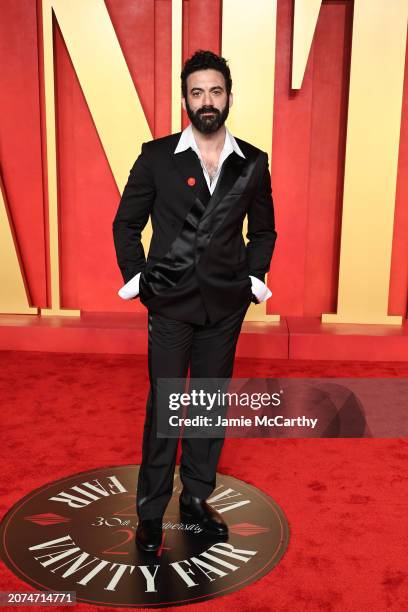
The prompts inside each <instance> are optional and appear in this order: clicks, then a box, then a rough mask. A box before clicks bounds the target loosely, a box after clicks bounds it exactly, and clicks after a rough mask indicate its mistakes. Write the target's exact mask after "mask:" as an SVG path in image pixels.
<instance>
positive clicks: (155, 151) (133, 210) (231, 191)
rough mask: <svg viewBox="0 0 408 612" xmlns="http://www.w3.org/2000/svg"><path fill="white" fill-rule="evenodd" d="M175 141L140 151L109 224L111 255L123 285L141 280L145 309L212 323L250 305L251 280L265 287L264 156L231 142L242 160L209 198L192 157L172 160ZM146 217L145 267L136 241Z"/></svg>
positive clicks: (271, 239)
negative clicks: (149, 233)
mask: <svg viewBox="0 0 408 612" xmlns="http://www.w3.org/2000/svg"><path fill="white" fill-rule="evenodd" d="M180 135H181V133H180V132H179V133H177V134H172V135H170V136H166V137H164V138H159V139H156V140H152V141H150V142H147V143H144V144H143V145H142V151H141V154H140V155H139V157H138V158H137V160H136V162H135V164H134V165H133V168H132V169H131V171H130V176H129V180H128V182H127V184H126V187H125V189H124V192H123V195H122V198H121V200H120V203H119V208H118V211H117V213H116V216H115V219H114V222H113V234H114V242H115V248H116V255H117V260H118V264H119V267H120V269H121V272H122V276H123V279H124V281H125V282H127V281H129V280H130V279H131V278H132V277H133V276H134V275H135V274H137V273H138V272H141V273H142V275H141V279H140V300H141V301H142V303H143V304H145V306H146V307H147V308H149V309H151V310H153V311H155V312H159V313H161V314H164V315H166V316H169V317H172V318H175V319H178V320H185V321H190V322H193V323H203V322H204V320H205V318H206V314H207V315H208V317H209V319H210V321H217V320H219V319H221V318H223V317H224V316H226V315H228V314H230V313H231V312H233V311H235V310H237V309H238V308H242V307H243V305H244V302H246V301H247V300H248V299H249V298H250V297H251V295H252V292H251V279H250V278H249V275H252V276H256V277H258V278H259V279H261V280H262V281H263V280H264V278H265V274H266V272H267V271H268V270H269V266H270V261H271V257H272V253H273V249H274V245H275V240H276V231H275V223H274V210H273V201H272V195H271V180H270V174H269V168H268V156H267V154H266V153H264V152H262V151H261V150H260V149H257V148H256V147H254V146H252V145H251V144H249V143H247V142H245V141H243V140H240V139H238V138H237V139H236V141H237V143H238V145H239V147H240V149H241V151H242V152H243V154H244V155H245V159H243V158H242V157H241V156H239V155H237V154H236V153H235V152H234V153H231V154H230V155H229V156H228V157H227V159H226V160H225V161H224V163H223V166H222V169H221V174H220V176H219V178H218V182H217V185H216V188H215V191H214V193H213V195H210V192H209V190H208V187H207V183H206V181H205V178H204V175H203V171H202V168H201V164H200V160H199V158H198V156H197V154H196V153H195V152H194V151H193V150H192V149H188V150H186V151H184V152H181V153H177V154H174V150H175V148H176V146H177V143H178V141H179V139H180ZM149 215H150V216H151V221H152V229H153V235H152V240H151V243H150V248H149V253H148V256H147V261H146V258H145V253H144V250H143V246H142V243H141V233H142V230H143V228H144V227H145V225H146V223H147V221H148V218H149ZM245 215H248V233H247V238H248V243H247V245H245V242H244V240H243V237H242V224H243V220H244V218H245Z"/></svg>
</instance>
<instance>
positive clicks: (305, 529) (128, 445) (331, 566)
mask: <svg viewBox="0 0 408 612" xmlns="http://www.w3.org/2000/svg"><path fill="white" fill-rule="evenodd" d="M0 364H1V365H0V367H1V369H0V371H1V375H0V397H1V398H2V406H1V409H2V420H3V424H2V430H3V440H2V446H1V458H2V481H1V503H2V514H4V512H6V511H7V510H8V508H9V507H10V506H12V505H13V504H14V503H15V502H16V501H18V500H19V499H20V498H21V497H23V496H24V495H26V494H27V493H28V492H30V491H31V490H33V489H35V488H37V487H39V486H41V485H43V484H44V483H46V482H50V481H53V480H56V479H59V478H62V477H64V476H67V475H70V474H74V473H76V472H81V471H84V470H88V469H92V468H96V467H100V466H106V465H120V464H128V463H139V462H140V439H141V433H142V426H143V419H144V404H145V398H146V392H147V384H148V383H147V367H146V358H145V357H135V356H114V355H84V354H81V355H77V354H55V353H53V354H51V353H34V352H33V353H18V352H2V353H0ZM234 375H235V376H236V377H250V376H253V377H268V376H333V377H339V376H340V377H341V376H361V377H369V376H380V377H384V376H387V377H388V376H391V377H394V376H395V377H398V376H400V377H401V376H403V377H408V362H405V363H401V362H400V363H395V364H391V363H372V362H370V363H368V362H365V363H363V362H333V361H332V362H309V361H273V362H267V361H264V360H253V359H251V360H238V361H237V362H236V367H235V373H234ZM390 410H392V406H390ZM407 458H408V440H404V439H391V440H370V439H365V440H334V439H330V440H294V439H288V440H273V439H268V440H249V439H246V440H245V441H242V440H239V439H235V440H234V439H230V440H227V441H226V443H225V446H224V450H223V454H222V458H221V462H220V465H219V471H220V472H224V473H226V474H231V475H233V476H235V477H237V478H240V479H242V480H245V481H246V482H249V483H251V484H253V485H255V486H257V487H259V488H260V489H262V490H263V491H265V492H266V493H268V494H269V495H271V497H273V498H274V499H275V500H276V501H277V502H278V503H279V504H280V506H281V507H282V508H283V510H284V512H285V513H286V516H287V518H288V521H289V525H290V529H291V539H290V543H289V548H288V550H287V552H286V554H285V556H284V557H283V559H282V561H281V562H280V564H279V565H278V566H277V567H276V568H275V569H274V570H273V571H272V572H271V573H270V574H268V575H267V576H266V577H264V578H262V579H261V580H259V581H258V582H256V583H254V584H252V585H250V586H249V587H246V588H245V589H243V590H241V591H238V592H236V593H233V594H231V595H228V596H225V597H221V598H219V599H214V600H211V601H209V602H204V603H202V604H200V605H192V606H188V610H201V611H203V612H205V611H206V610H215V609H217V610H218V609H221V610H237V611H239V612H240V611H241V610H242V611H254V612H255V611H256V612H261V611H270V610H272V611H278V612H297V611H298V610H299V611H300V610H302V611H303V610H311V611H314V610H324V611H332V610H333V611H337V610H339V611H342V612H352V611H356V612H357V611H358V612H361V611H362V610H365V609H369V610H370V612H380V611H381V612H382V611H384V610H395V611H398V612H400V611H402V610H408V556H407V535H408V529H407V527H408V473H407ZM1 567H2V570H1V582H0V590H2V591H8V590H33V589H32V588H31V587H30V586H27V585H25V584H24V583H23V582H21V580H19V579H18V578H16V577H15V576H14V575H13V574H12V573H11V572H10V571H9V570H8V569H7V568H5V567H4V566H3V565H2V566H1ZM27 609H28V608H27ZM32 609H33V608H30V610H32ZM37 609H38V608H37ZM47 609H48V608H47ZM52 609H56V608H55V607H54V608H52ZM60 609H62V608H60ZM64 609H67V610H68V609H70V608H64ZM75 609H76V610H78V611H79V612H82V611H85V610H91V609H92V610H95V609H97V608H96V607H95V606H89V605H85V604H78V605H77V606H76V608H75ZM99 609H103V608H99ZM112 609H114V608H105V610H112ZM116 609H118V608H116ZM168 609H170V608H168ZM174 609H176V608H174ZM178 609H182V608H178Z"/></svg>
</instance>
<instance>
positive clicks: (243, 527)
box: [230, 523, 270, 536]
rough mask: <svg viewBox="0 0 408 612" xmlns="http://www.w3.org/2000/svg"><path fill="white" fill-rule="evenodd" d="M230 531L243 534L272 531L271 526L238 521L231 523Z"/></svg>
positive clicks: (250, 534) (249, 534)
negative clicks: (234, 523)
mask: <svg viewBox="0 0 408 612" xmlns="http://www.w3.org/2000/svg"><path fill="white" fill-rule="evenodd" d="M230 531H231V532H232V533H236V534H238V535H242V536H252V535H258V533H266V532H267V531H270V529H269V527H262V525H254V524H253V523H237V524H236V525H231V527H230Z"/></svg>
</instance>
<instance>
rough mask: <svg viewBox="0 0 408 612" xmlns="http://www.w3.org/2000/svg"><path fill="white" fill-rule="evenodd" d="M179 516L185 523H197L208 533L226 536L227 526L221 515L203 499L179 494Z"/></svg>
mask: <svg viewBox="0 0 408 612" xmlns="http://www.w3.org/2000/svg"><path fill="white" fill-rule="evenodd" d="M180 518H181V519H182V520H183V521H184V522H186V523H192V522H195V523H199V525H200V526H201V527H202V528H203V529H204V531H205V532H206V533H208V534H211V535H215V536H218V537H227V536H228V527H227V525H226V523H225V521H224V520H223V519H222V518H221V515H220V514H219V513H218V512H217V511H216V510H214V508H211V506H210V505H208V504H207V502H206V501H205V499H200V498H199V497H193V496H192V495H183V494H181V495H180Z"/></svg>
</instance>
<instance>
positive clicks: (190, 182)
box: [187, 176, 196, 187]
mask: <svg viewBox="0 0 408 612" xmlns="http://www.w3.org/2000/svg"><path fill="white" fill-rule="evenodd" d="M195 184H196V180H195V178H194V176H189V177H188V179H187V185H190V187H194V185H195Z"/></svg>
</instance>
